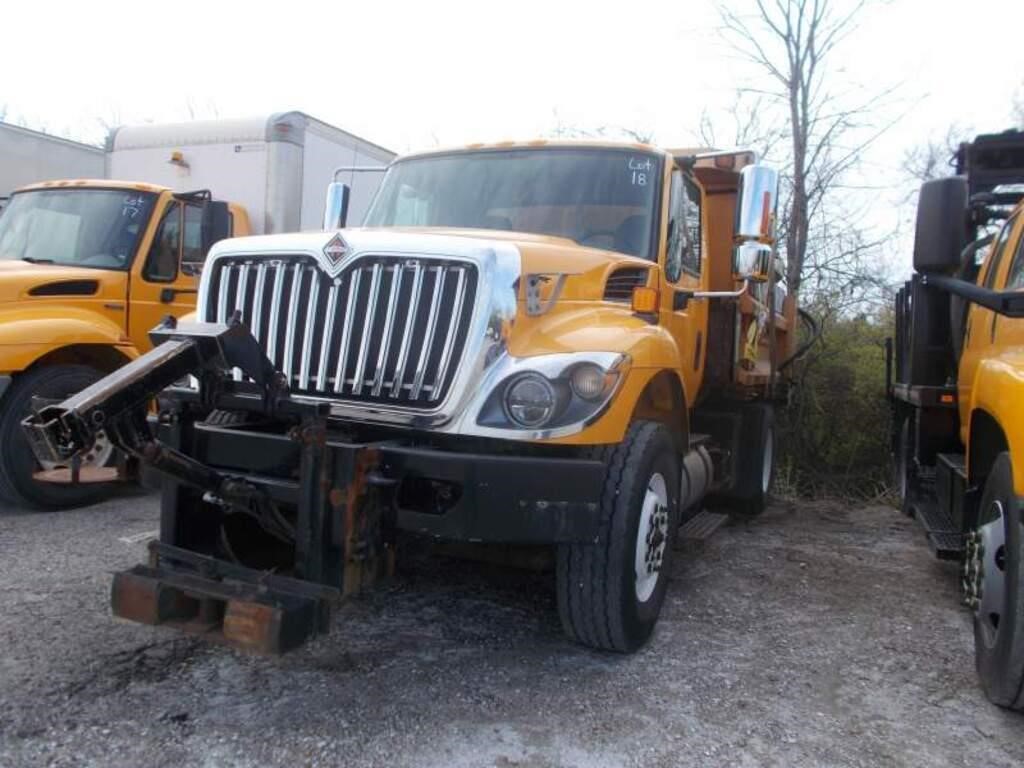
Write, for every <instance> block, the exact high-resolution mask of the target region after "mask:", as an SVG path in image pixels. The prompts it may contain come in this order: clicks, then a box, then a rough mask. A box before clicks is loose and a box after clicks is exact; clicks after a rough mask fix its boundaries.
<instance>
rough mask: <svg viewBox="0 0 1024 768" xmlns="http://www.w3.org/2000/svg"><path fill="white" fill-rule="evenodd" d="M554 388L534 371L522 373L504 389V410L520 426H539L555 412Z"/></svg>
mask: <svg viewBox="0 0 1024 768" xmlns="http://www.w3.org/2000/svg"><path fill="white" fill-rule="evenodd" d="M555 404H556V398H555V390H554V387H552V386H551V384H550V382H548V380H547V379H545V378H544V377H543V376H541V375H539V374H536V373H524V374H523V375H522V376H520V377H518V378H517V379H515V380H514V381H513V382H512V383H511V384H509V385H508V388H507V389H506V390H505V412H506V413H507V414H508V416H509V418H510V419H511V420H512V421H514V422H515V423H516V424H518V425H519V426H521V427H539V426H542V425H544V424H546V423H547V421H548V420H549V419H550V418H551V415H552V414H553V413H554V412H555Z"/></svg>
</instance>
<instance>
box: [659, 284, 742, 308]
mask: <svg viewBox="0 0 1024 768" xmlns="http://www.w3.org/2000/svg"><path fill="white" fill-rule="evenodd" d="M748 286H749V283H748V282H746V281H744V282H743V287H742V288H740V289H739V290H736V291H676V292H675V295H674V296H673V297H672V309H673V310H675V311H676V312H679V311H681V310H684V309H686V307H687V305H688V304H689V303H690V300H691V299H738V298H739V297H740V296H742V295H743V294H744V293H746V292H747V288H748Z"/></svg>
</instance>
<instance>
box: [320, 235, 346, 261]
mask: <svg viewBox="0 0 1024 768" xmlns="http://www.w3.org/2000/svg"><path fill="white" fill-rule="evenodd" d="M349 250H350V249H349V247H348V243H346V242H345V238H343V237H342V236H341V235H335V236H334V237H332V238H331V239H330V242H328V243H327V245H325V246H324V256H326V257H327V262H328V263H329V264H330V265H331V267H337V266H338V265H339V264H340V263H341V260H342V259H344V258H345V257H346V256H347V255H348V253H349Z"/></svg>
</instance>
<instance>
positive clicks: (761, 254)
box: [732, 242, 773, 283]
mask: <svg viewBox="0 0 1024 768" xmlns="http://www.w3.org/2000/svg"><path fill="white" fill-rule="evenodd" d="M772 261H773V259H772V247H771V246H770V245H765V244H764V243H755V242H748V243H741V244H740V245H737V246H736V247H735V248H734V249H733V252H732V275H733V277H734V278H735V279H737V280H751V281H753V282H755V283H763V282H766V281H767V280H768V276H769V275H768V271H769V270H770V269H771V268H772V266H773V264H772Z"/></svg>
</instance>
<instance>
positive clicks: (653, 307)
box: [633, 287, 658, 315]
mask: <svg viewBox="0 0 1024 768" xmlns="http://www.w3.org/2000/svg"><path fill="white" fill-rule="evenodd" d="M633 311H634V312H639V313H640V314H643V315H650V314H654V313H655V312H657V311H658V292H657V291H656V290H655V289H654V288H646V287H641V288H634V289H633Z"/></svg>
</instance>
